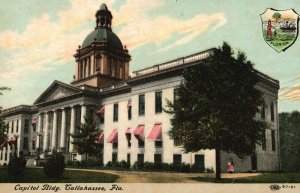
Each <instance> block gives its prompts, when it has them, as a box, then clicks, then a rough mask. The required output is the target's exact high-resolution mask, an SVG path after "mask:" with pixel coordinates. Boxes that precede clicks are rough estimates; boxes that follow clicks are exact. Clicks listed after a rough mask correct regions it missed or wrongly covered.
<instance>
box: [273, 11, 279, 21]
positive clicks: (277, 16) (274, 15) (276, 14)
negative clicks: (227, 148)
mask: <svg viewBox="0 0 300 193" xmlns="http://www.w3.org/2000/svg"><path fill="white" fill-rule="evenodd" d="M272 17H273V18H274V19H275V20H276V22H277V21H278V19H280V18H281V14H280V13H279V12H275V13H274V14H273V16H272Z"/></svg>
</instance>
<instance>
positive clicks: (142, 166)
mask: <svg viewBox="0 0 300 193" xmlns="http://www.w3.org/2000/svg"><path fill="white" fill-rule="evenodd" d="M137 169H139V170H142V169H144V162H138V163H137Z"/></svg>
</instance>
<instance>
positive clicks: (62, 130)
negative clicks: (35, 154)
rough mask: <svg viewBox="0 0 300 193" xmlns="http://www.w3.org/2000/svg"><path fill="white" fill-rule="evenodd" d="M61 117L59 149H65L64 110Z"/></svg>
mask: <svg viewBox="0 0 300 193" xmlns="http://www.w3.org/2000/svg"><path fill="white" fill-rule="evenodd" d="M61 114H62V117H61V131H60V132H61V133H60V148H65V144H66V109H62V112H61Z"/></svg>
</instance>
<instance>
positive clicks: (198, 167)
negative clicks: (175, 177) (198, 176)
mask: <svg viewBox="0 0 300 193" xmlns="http://www.w3.org/2000/svg"><path fill="white" fill-rule="evenodd" d="M191 171H192V172H204V168H203V167H201V166H199V165H196V164H193V165H192V168H191Z"/></svg>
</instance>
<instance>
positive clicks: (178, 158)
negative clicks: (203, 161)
mask: <svg viewBox="0 0 300 193" xmlns="http://www.w3.org/2000/svg"><path fill="white" fill-rule="evenodd" d="M181 160H182V157H181V154H174V155H173V163H174V165H178V164H181Z"/></svg>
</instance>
